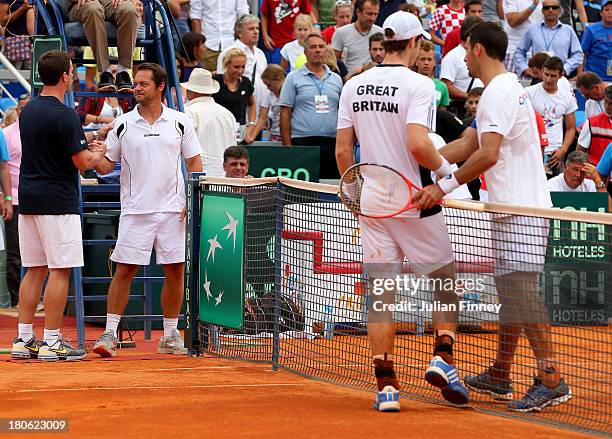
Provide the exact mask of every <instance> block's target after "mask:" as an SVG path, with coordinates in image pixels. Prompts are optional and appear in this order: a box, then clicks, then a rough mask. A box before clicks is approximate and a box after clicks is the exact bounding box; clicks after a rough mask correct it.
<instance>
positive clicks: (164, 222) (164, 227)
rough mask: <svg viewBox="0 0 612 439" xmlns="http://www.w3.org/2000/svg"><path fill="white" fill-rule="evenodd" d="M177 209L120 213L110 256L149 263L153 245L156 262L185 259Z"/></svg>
mask: <svg viewBox="0 0 612 439" xmlns="http://www.w3.org/2000/svg"><path fill="white" fill-rule="evenodd" d="M179 217H180V213H178V212H161V213H144V214H127V215H122V216H121V218H120V219H119V236H118V237H117V245H116V246H115V250H114V251H113V254H112V255H111V260H113V261H114V262H120V263H123V264H132V265H149V263H150V262H151V251H152V249H153V247H155V255H156V257H155V260H156V262H157V263H158V264H176V263H179V262H185V221H179Z"/></svg>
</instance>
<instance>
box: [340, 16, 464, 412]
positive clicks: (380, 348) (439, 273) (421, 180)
mask: <svg viewBox="0 0 612 439" xmlns="http://www.w3.org/2000/svg"><path fill="white" fill-rule="evenodd" d="M383 31H384V34H385V41H384V47H385V51H386V55H385V59H384V60H383V63H382V64H380V65H378V66H376V67H374V68H372V69H370V70H368V71H366V72H364V73H362V74H360V75H359V76H356V77H354V78H352V79H351V80H349V81H348V82H347V83H346V85H345V87H344V89H343V90H342V95H341V98H340V109H339V114H338V133H337V142H336V160H337V163H338V169H339V171H340V173H344V172H345V171H346V170H347V169H348V168H349V167H350V166H351V165H353V164H354V163H355V157H354V154H353V147H354V144H355V140H358V141H359V143H360V145H361V161H363V162H366V163H376V164H379V165H387V166H389V167H392V168H394V169H396V170H397V171H398V172H400V173H401V174H403V175H404V176H406V177H407V178H408V179H409V180H411V181H412V182H413V183H414V184H416V185H426V184H429V183H432V179H431V170H434V171H435V173H436V174H437V175H438V176H446V175H448V174H450V172H451V169H450V165H449V164H448V162H447V161H446V160H444V159H443V158H442V157H441V156H440V154H438V152H437V150H436V148H435V147H434V145H433V144H432V142H431V140H430V139H429V136H428V133H429V131H430V130H431V129H432V128H433V126H432V125H433V121H434V120H435V101H436V100H435V88H434V84H433V82H432V81H431V79H429V78H427V77H425V76H423V75H420V74H418V73H416V72H414V71H412V70H411V69H410V67H411V66H412V65H414V63H415V61H416V58H417V57H418V54H419V51H420V41H421V38H422V37H424V38H429V35H428V34H427V32H425V31H424V30H423V27H422V26H421V23H420V22H419V20H418V18H417V17H415V16H414V15H413V14H410V13H408V12H403V11H399V12H396V13H394V14H392V15H390V16H389V17H388V18H387V19H386V20H385V22H384V25H383ZM364 199H367V196H366V195H365V190H364V192H363V193H362V200H364ZM359 225H360V228H361V237H362V245H363V258H364V265H365V266H366V271H369V270H368V266H369V267H370V270H372V271H374V272H378V273H375V277H376V278H377V279H378V278H379V277H380V273H381V272H383V273H384V274H383V276H384V275H386V274H387V273H391V274H392V275H393V276H395V275H399V273H400V271H401V265H402V262H403V260H404V257H406V258H407V259H408V261H409V262H410V263H411V264H412V266H413V267H414V269H415V274H417V276H419V275H420V276H426V275H428V276H429V278H438V279H447V280H448V279H450V280H452V279H453V278H454V268H453V267H454V266H453V262H454V256H453V251H452V247H451V242H450V238H449V236H448V231H447V229H446V224H445V222H444V216H443V214H442V212H441V208H440V206H436V207H433V208H430V209H422V210H418V209H416V210H409V211H406V212H404V213H402V214H400V215H398V216H396V217H393V218H385V219H372V218H366V217H360V218H359ZM368 274H371V273H368ZM377 279H376V280H377ZM388 293H389V294H387V296H386V299H385V300H387V301H391V302H392V301H393V300H394V297H395V295H396V294H395V293H396V291H394V290H393V291H389V292H388ZM379 297H380V296H379ZM370 299H376V296H372V297H371V298H370ZM413 299H414V298H413ZM435 300H437V301H440V302H441V303H455V304H456V303H457V295H456V294H455V291H441V290H440V291H436V299H435ZM371 302H372V301H371V300H370V303H371ZM387 309H388V308H387ZM432 319H433V328H434V330H435V332H436V337H435V342H434V349H433V355H434V356H433V359H432V360H431V363H430V365H429V367H428V368H427V370H426V373H425V379H426V380H427V381H428V382H429V383H430V384H432V385H434V386H436V387H438V388H440V390H441V391H442V395H443V397H444V398H445V399H446V400H447V401H449V402H451V403H454V404H460V405H463V404H465V403H467V401H468V392H467V390H466V389H465V387H464V386H463V385H462V384H461V381H460V379H459V374H458V372H457V369H456V368H455V366H454V358H453V343H454V340H455V332H456V328H457V313H456V312H452V311H449V312H443V311H433V315H432ZM368 336H369V339H370V346H371V348H372V354H373V357H374V368H375V375H376V381H377V387H378V393H377V396H376V401H375V403H374V408H375V409H377V410H379V411H381V412H387V411H399V409H400V404H399V383H398V380H397V377H396V375H395V371H394V366H393V360H394V358H393V350H394V341H395V326H394V324H393V316H392V313H391V311H380V310H376V312H373V309H372V308H370V309H369V312H368Z"/></svg>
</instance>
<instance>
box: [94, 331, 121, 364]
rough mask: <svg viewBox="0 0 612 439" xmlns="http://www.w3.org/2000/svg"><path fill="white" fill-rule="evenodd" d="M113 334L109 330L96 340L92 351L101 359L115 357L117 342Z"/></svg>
mask: <svg viewBox="0 0 612 439" xmlns="http://www.w3.org/2000/svg"><path fill="white" fill-rule="evenodd" d="M118 341H119V340H118V339H117V337H115V333H114V332H113V331H111V330H108V331H104V332H103V333H102V335H101V336H100V337H98V339H97V340H96V344H95V345H94V348H93V351H94V352H95V353H96V354H98V355H100V356H101V357H104V358H108V357H114V356H115V355H117V342H118Z"/></svg>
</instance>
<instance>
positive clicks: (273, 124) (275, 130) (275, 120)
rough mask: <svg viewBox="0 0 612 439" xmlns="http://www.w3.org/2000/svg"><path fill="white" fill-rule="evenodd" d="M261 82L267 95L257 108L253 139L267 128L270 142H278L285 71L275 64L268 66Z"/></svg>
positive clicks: (279, 138) (279, 139)
mask: <svg viewBox="0 0 612 439" xmlns="http://www.w3.org/2000/svg"><path fill="white" fill-rule="evenodd" d="M261 80H262V81H263V83H264V84H265V85H266V87H268V93H267V94H266V95H265V96H264V99H263V101H262V103H261V105H260V107H259V119H257V124H256V125H255V137H257V136H258V135H259V133H260V132H261V131H262V130H263V129H264V128H265V127H266V126H269V128H268V130H269V132H270V140H273V141H277V142H280V141H281V135H280V106H279V105H278V100H279V98H280V92H281V88H283V84H284V82H285V70H283V68H282V67H280V66H278V65H277V64H270V65H269V66H268V67H266V69H265V70H264V71H263V73H262V74H261Z"/></svg>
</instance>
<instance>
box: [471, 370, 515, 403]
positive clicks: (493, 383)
mask: <svg viewBox="0 0 612 439" xmlns="http://www.w3.org/2000/svg"><path fill="white" fill-rule="evenodd" d="M464 382H465V386H466V387H467V388H468V389H470V390H472V391H474V392H476V393H484V394H487V395H490V396H491V397H492V398H493V399H494V400H496V401H512V396H513V395H512V384H511V383H510V381H507V380H504V381H501V380H497V379H495V378H493V376H492V375H491V368H489V369H487V370H486V371H484V372H483V373H481V374H478V375H467V376H466V377H465V379H464Z"/></svg>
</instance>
